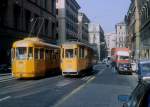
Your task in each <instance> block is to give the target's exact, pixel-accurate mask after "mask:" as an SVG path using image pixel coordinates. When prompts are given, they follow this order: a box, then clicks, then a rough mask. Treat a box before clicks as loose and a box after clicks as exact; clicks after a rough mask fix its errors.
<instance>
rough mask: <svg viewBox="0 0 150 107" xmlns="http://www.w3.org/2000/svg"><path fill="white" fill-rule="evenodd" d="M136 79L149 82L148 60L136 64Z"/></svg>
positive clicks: (149, 66)
mask: <svg viewBox="0 0 150 107" xmlns="http://www.w3.org/2000/svg"><path fill="white" fill-rule="evenodd" d="M137 73H138V79H139V81H141V80H150V60H141V61H139V62H138V72H137Z"/></svg>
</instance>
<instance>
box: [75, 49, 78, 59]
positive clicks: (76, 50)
mask: <svg viewBox="0 0 150 107" xmlns="http://www.w3.org/2000/svg"><path fill="white" fill-rule="evenodd" d="M75 56H76V57H78V48H75Z"/></svg>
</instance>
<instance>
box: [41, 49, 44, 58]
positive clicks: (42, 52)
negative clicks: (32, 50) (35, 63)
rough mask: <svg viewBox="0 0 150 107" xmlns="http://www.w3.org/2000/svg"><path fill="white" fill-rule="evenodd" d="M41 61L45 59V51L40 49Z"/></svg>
mask: <svg viewBox="0 0 150 107" xmlns="http://www.w3.org/2000/svg"><path fill="white" fill-rule="evenodd" d="M40 59H44V49H40Z"/></svg>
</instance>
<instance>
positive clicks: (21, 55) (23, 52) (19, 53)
mask: <svg viewBox="0 0 150 107" xmlns="http://www.w3.org/2000/svg"><path fill="white" fill-rule="evenodd" d="M16 58H17V59H18V60H24V59H27V48H26V47H19V48H16Z"/></svg>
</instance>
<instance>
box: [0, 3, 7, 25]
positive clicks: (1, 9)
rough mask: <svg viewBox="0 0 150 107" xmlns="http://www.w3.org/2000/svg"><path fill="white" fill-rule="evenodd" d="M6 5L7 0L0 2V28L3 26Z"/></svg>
mask: <svg viewBox="0 0 150 107" xmlns="http://www.w3.org/2000/svg"><path fill="white" fill-rule="evenodd" d="M7 5H8V0H1V3H0V26H3V25H4V24H5V23H6V22H5V17H6V16H5V14H6V9H7Z"/></svg>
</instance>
